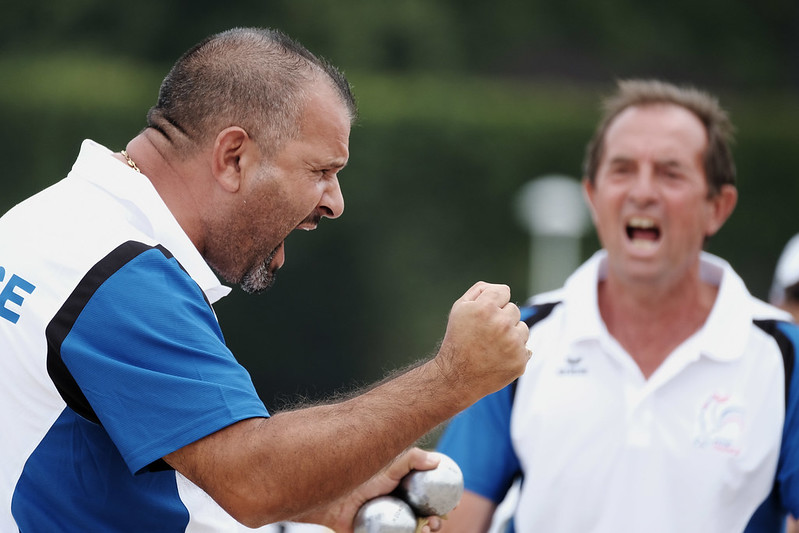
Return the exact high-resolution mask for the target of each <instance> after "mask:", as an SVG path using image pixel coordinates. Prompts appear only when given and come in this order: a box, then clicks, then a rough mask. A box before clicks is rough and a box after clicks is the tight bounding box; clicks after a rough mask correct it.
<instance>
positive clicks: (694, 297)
mask: <svg viewBox="0 0 799 533" xmlns="http://www.w3.org/2000/svg"><path fill="white" fill-rule="evenodd" d="M698 270H699V269H698V266H697V268H696V273H695V274H694V275H690V276H686V277H685V278H684V279H682V280H680V282H679V283H678V284H672V285H670V286H668V287H660V288H653V287H652V286H651V285H650V286H646V287H643V286H633V285H631V284H624V283H622V282H621V281H620V280H618V279H615V278H613V277H612V276H609V277H608V279H607V280H605V281H602V282H600V284H599V287H598V299H599V311H600V314H601V316H602V320H603V321H604V322H605V325H606V327H607V328H608V331H609V332H610V334H611V335H612V336H613V337H614V338H615V339H616V340H617V341H619V343H620V344H621V345H622V346H623V347H624V349H625V350H626V351H627V352H628V353H629V354H630V356H631V357H632V358H633V360H634V361H635V362H636V363H637V364H638V367H639V368H640V369H641V372H642V373H643V375H644V377H646V378H648V377H649V376H651V375H652V374H653V373H654V372H655V370H657V368H658V367H660V365H661V364H662V363H663V361H665V359H666V358H667V357H668V356H669V354H670V353H671V352H672V351H674V349H675V348H676V347H677V346H679V345H680V344H681V343H682V342H683V341H685V340H686V339H687V338H688V337H690V336H691V335H693V334H694V333H696V332H697V331H698V330H699V329H700V328H701V327H702V325H704V323H705V321H706V320H707V317H708V315H709V314H710V311H711V309H712V308H713V304H714V302H715V300H716V295H717V293H718V289H717V287H715V286H713V285H710V284H709V283H707V282H704V281H702V280H701V279H700V278H699V275H698Z"/></svg>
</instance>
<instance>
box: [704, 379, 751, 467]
mask: <svg viewBox="0 0 799 533" xmlns="http://www.w3.org/2000/svg"><path fill="white" fill-rule="evenodd" d="M745 414H746V411H745V409H744V408H743V407H742V406H741V405H738V404H736V403H735V401H734V399H733V398H732V397H731V396H730V395H724V394H719V393H714V394H712V395H711V396H710V397H709V398H708V399H707V400H705V402H704V403H703V404H702V406H701V407H700V408H699V417H698V419H697V434H696V437H695V438H694V446H696V447H698V448H710V449H713V450H717V451H719V452H723V453H728V454H730V455H738V454H739V453H741V439H742V438H743V432H744V425H745V421H746V417H745Z"/></svg>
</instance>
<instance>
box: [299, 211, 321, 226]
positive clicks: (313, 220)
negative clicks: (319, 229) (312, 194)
mask: <svg viewBox="0 0 799 533" xmlns="http://www.w3.org/2000/svg"><path fill="white" fill-rule="evenodd" d="M321 220H322V215H320V214H319V213H316V212H313V213H311V214H310V215H308V216H307V217H305V219H304V220H303V221H302V222H300V223H299V224H297V225H298V226H303V225H308V224H310V225H313V227H316V226H318V225H319V222H320V221H321Z"/></svg>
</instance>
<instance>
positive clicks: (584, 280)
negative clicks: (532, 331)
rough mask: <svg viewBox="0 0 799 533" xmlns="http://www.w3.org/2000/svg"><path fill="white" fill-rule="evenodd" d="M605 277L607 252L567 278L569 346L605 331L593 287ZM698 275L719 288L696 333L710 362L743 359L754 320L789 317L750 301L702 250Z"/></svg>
mask: <svg viewBox="0 0 799 533" xmlns="http://www.w3.org/2000/svg"><path fill="white" fill-rule="evenodd" d="M606 275H607V252H606V251H605V250H600V251H598V252H596V253H595V254H594V255H593V256H592V257H591V258H590V259H588V261H586V262H585V263H583V265H581V266H580V267H579V268H578V269H577V270H575V272H574V273H573V274H572V275H571V276H570V277H569V278H568V279H567V280H566V283H565V284H564V287H563V300H564V302H568V303H569V304H570V305H565V306H564V312H565V313H566V315H565V317H564V319H565V327H564V334H565V335H566V336H567V337H568V338H567V339H566V340H567V341H568V342H571V343H579V342H582V341H588V340H599V339H601V338H602V337H603V336H609V332H608V331H607V328H606V327H605V324H604V322H603V321H602V318H601V316H600V314H599V303H598V298H597V287H598V284H599V281H600V280H602V279H604V278H605V277H606ZM700 277H701V278H702V279H703V280H705V281H707V282H709V283H711V284H713V285H716V286H717V287H718V294H717V296H716V301H715V302H714V304H713V307H712V308H711V311H710V314H709V315H708V318H707V320H706V322H705V324H704V325H703V326H702V328H701V329H700V330H699V331H698V332H697V340H698V347H699V351H700V353H701V354H702V355H705V356H707V357H709V358H711V359H715V360H718V361H733V360H736V359H738V358H739V357H741V356H742V355H743V351H744V349H745V347H746V338H747V335H748V334H749V331H750V326H751V324H752V321H753V320H754V319H756V318H773V319H782V320H785V319H788V318H789V317H788V315H787V314H786V313H784V312H782V311H780V310H778V309H776V308H774V307H772V306H770V305H768V304H766V303H764V302H760V301H758V300H755V299H754V298H753V297H752V296H751V295H750V294H749V291H748V290H747V289H746V285H745V284H744V282H743V280H742V279H741V278H740V276H738V274H736V273H735V271H734V270H733V269H732V267H731V266H730V265H729V263H727V262H726V261H724V260H723V259H721V258H719V257H716V256H714V255H711V254H709V253H706V252H703V253H702V254H701V256H700Z"/></svg>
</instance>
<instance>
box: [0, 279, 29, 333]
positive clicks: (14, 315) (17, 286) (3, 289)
mask: <svg viewBox="0 0 799 533" xmlns="http://www.w3.org/2000/svg"><path fill="white" fill-rule="evenodd" d="M35 288H36V286H35V285H34V284H33V283H31V282H29V281H27V280H26V279H23V278H21V277H20V276H17V275H16V274H10V276H9V278H8V280H6V269H5V268H3V267H1V266H0V318H4V319H5V320H8V321H9V322H11V323H12V324H16V323H17V320H19V317H20V315H19V311H20V309H19V308H20V307H22V303H23V302H24V301H25V295H27V294H31V293H32V292H33V290H34V289H35ZM15 309H16V311H15Z"/></svg>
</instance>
